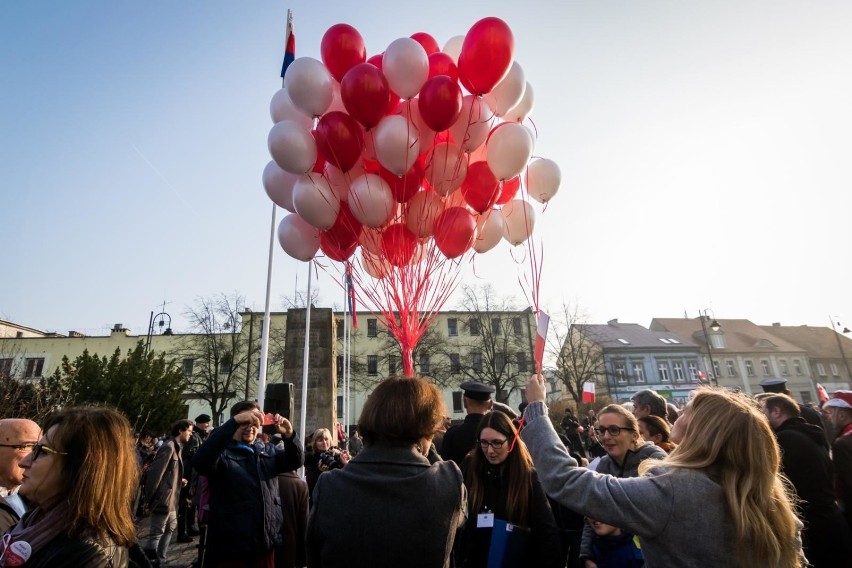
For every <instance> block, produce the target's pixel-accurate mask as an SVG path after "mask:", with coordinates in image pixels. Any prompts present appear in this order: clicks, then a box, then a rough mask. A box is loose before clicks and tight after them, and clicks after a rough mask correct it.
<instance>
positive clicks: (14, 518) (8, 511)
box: [0, 497, 21, 535]
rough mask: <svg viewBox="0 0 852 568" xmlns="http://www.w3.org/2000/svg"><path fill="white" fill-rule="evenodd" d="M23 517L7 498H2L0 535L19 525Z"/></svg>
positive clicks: (0, 503) (0, 502)
mask: <svg viewBox="0 0 852 568" xmlns="http://www.w3.org/2000/svg"><path fill="white" fill-rule="evenodd" d="M20 520H21V517H20V516H19V515H18V512H17V511H16V510H15V509H14V507H12V506H11V505H10V504H9V503H7V502H6V498H5V497H0V535H2V534H5V533H6V531H8V530H9V529H11V528H12V527H14V526H15V525H17V524H18V521H20Z"/></svg>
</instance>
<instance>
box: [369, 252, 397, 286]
mask: <svg viewBox="0 0 852 568" xmlns="http://www.w3.org/2000/svg"><path fill="white" fill-rule="evenodd" d="M361 264H362V266H363V267H364V270H365V271H366V272H367V274H369V275H370V276H372V277H373V278H375V279H377V280H381V279H382V278H384V277H385V276H387V275H388V274H389V273H390V271H391V270H393V266H391V264H390V263H389V262H388V261H387V260H385V259H384V258H382V257H379V256H376V255H374V254H370V253H369V252H367V251H366V250H364V249H361Z"/></svg>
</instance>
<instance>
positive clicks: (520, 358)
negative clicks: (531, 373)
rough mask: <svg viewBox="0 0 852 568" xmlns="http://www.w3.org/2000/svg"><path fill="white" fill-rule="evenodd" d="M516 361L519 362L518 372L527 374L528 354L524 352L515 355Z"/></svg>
mask: <svg viewBox="0 0 852 568" xmlns="http://www.w3.org/2000/svg"><path fill="white" fill-rule="evenodd" d="M515 360H516V361H517V362H518V372H520V373H526V372H527V354H526V353H525V352H523V351H518V352H517V353H515Z"/></svg>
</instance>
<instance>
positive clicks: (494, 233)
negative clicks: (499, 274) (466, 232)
mask: <svg viewBox="0 0 852 568" xmlns="http://www.w3.org/2000/svg"><path fill="white" fill-rule="evenodd" d="M504 224H505V223H504V222H503V215H502V214H501V213H500V212H499V211H497V210H496V209H491V210H490V211H486V212H485V213H483V214H482V215H480V216H479V221H478V222H477V227H476V238H475V239H474V241H473V250H475V251H476V252H478V253H480V254H481V253H484V252H488V251H490V250H491V249H493V248H494V247H496V246H497V243H499V242H500V239H501V238H502V237H503V225H504Z"/></svg>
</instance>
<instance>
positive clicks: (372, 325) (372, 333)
mask: <svg viewBox="0 0 852 568" xmlns="http://www.w3.org/2000/svg"><path fill="white" fill-rule="evenodd" d="M378 334H379V331H378V326H377V325H376V318H369V319H368V320H367V337H376V336H377V335H378Z"/></svg>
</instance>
